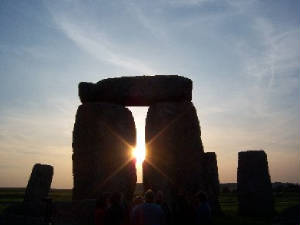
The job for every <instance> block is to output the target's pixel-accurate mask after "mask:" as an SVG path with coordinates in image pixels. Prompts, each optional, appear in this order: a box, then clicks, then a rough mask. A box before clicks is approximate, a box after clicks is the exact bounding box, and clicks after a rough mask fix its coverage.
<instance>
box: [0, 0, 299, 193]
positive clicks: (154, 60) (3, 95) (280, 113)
mask: <svg viewBox="0 0 300 225" xmlns="http://www.w3.org/2000/svg"><path fill="white" fill-rule="evenodd" d="M299 9H300V2H299V1H298V0H277V1H273V0H261V1H258V0H248V1H240V0H224V1H220V0H152V1H148V0H115V1H100V0H98V1H97V0H93V1H92V0H85V1H83V0H82V1H79V0H53V1H33V0H28V1H18V0H0V186H6V187H8V186H9V187H22V186H26V184H27V181H28V178H29V175H30V172H31V169H32V166H33V165H34V163H37V162H39V163H47V164H51V165H53V166H54V178H53V182H52V187H54V188H72V186H73V178H72V159H71V155H72V146H71V144H72V130H73V125H74V118H75V114H76V110H77V107H78V105H80V101H79V98H78V83H79V82H81V81H87V82H97V81H99V80H101V79H104V78H108V77H119V76H133V75H154V74H179V75H182V76H185V77H188V78H190V79H192V80H193V100H192V101H193V103H194V105H195V107H196V109H197V114H198V117H199V122H200V126H201V132H202V141H203V144H204V150H205V151H206V152H210V151H213V152H216V154H217V159H218V169H219V178H220V182H222V183H224V182H236V173H237V159H238V152H239V151H243V150H259V149H263V150H265V151H266V153H267V155H268V162H269V169H270V174H271V178H272V181H282V182H298V183H299V182H300V176H299V171H300V157H299V156H300V155H299V150H300V148H299V147H300V144H299V141H300V138H299V137H300V132H299V124H300V123H299V122H300V121H299V107H300V105H299V104H300V101H299V100H300V99H299V74H300V73H299V72H300V51H299V50H300V48H299V47H300V42H299V37H300V36H299V34H300V30H299V27H300V26H299V24H300V10H299ZM130 109H131V110H132V112H133V115H134V118H135V121H136V126H137V132H138V142H139V143H142V141H143V140H142V139H143V136H144V133H143V132H144V126H145V124H144V123H145V122H144V121H145V116H146V113H147V108H146V107H142V108H141V107H132V108H130Z"/></svg>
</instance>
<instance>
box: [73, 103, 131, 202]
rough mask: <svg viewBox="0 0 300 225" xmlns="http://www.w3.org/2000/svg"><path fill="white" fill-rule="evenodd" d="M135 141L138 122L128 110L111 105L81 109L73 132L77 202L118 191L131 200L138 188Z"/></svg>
mask: <svg viewBox="0 0 300 225" xmlns="http://www.w3.org/2000/svg"><path fill="white" fill-rule="evenodd" d="M135 139H136V131H135V124H134V120H133V117H132V114H131V112H130V111H129V110H128V109H127V108H125V107H123V106H120V105H115V104H108V103H87V104H83V105H80V106H79V107H78V110H77V115H76V121H75V124H74V131H73V176H74V188H73V199H74V200H82V199H89V198H96V197H97V196H98V194H100V193H103V192H115V191H118V192H122V193H123V194H124V195H125V198H126V199H127V200H129V199H131V197H132V194H133V192H134V189H135V184H136V170H135V164H134V160H133V159H132V155H131V154H132V153H131V152H132V148H133V147H134V146H135Z"/></svg>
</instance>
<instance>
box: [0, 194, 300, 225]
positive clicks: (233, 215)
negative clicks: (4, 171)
mask: <svg viewBox="0 0 300 225" xmlns="http://www.w3.org/2000/svg"><path fill="white" fill-rule="evenodd" d="M24 191H25V189H24V188H0V214H1V212H2V211H3V209H5V208H6V207H8V206H9V205H11V204H13V203H16V202H21V201H22V200H23V198H24ZM49 195H50V197H51V198H52V199H53V200H54V201H71V198H72V191H71V190H70V189H54V190H51V192H50V194H49ZM274 200H275V209H276V211H277V212H278V213H280V212H282V211H283V210H285V209H287V208H289V207H292V206H295V205H297V204H299V193H296V192H286V193H281V194H274ZM220 204H221V208H222V211H223V212H224V216H222V217H217V218H214V224H219V225H227V224H228V225H229V224H230V225H250V224H251V225H263V224H274V223H273V222H272V219H271V218H248V217H241V216H238V214H237V210H238V202H237V196H236V193H221V195H220Z"/></svg>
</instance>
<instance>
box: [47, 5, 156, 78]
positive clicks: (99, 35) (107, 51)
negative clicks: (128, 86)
mask: <svg viewBox="0 0 300 225" xmlns="http://www.w3.org/2000/svg"><path fill="white" fill-rule="evenodd" d="M52 13H53V16H54V20H55V22H56V23H57V25H58V27H59V28H60V29H61V31H62V32H63V33H65V34H66V36H67V37H68V38H69V39H70V40H72V41H73V42H74V43H75V44H76V45H77V46H78V47H80V48H81V49H82V50H84V51H86V52H88V53H89V54H91V55H92V56H94V57H95V58H96V59H98V60H100V61H103V62H108V63H110V64H112V65H115V66H119V67H123V68H126V69H128V70H130V71H134V72H138V73H140V74H153V73H155V72H154V70H153V69H152V68H150V67H149V66H148V65H147V64H146V63H144V62H143V61H140V60H139V59H137V58H135V57H132V56H130V53H128V52H121V51H120V50H119V49H118V46H116V45H115V44H114V43H113V42H112V41H111V40H109V38H107V36H106V35H105V33H103V32H101V31H99V30H96V29H94V28H93V25H92V24H89V29H88V30H86V29H85V28H86V27H84V26H82V25H80V24H76V23H75V22H73V21H76V19H74V18H72V16H70V15H69V17H67V16H64V15H60V14H59V13H57V12H53V11H52ZM91 23H93V21H91Z"/></svg>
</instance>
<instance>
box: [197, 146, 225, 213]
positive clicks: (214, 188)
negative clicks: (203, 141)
mask: <svg viewBox="0 0 300 225" xmlns="http://www.w3.org/2000/svg"><path fill="white" fill-rule="evenodd" d="M202 168H203V169H202V173H201V177H203V178H202V179H203V181H202V183H203V186H204V187H203V190H204V191H205V192H206V193H207V197H208V200H209V202H210V205H211V207H212V209H213V212H214V213H216V214H218V213H220V212H221V207H220V203H219V193H220V182H219V173H218V165H217V156H216V153H214V152H206V153H204V155H203V159H202Z"/></svg>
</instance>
